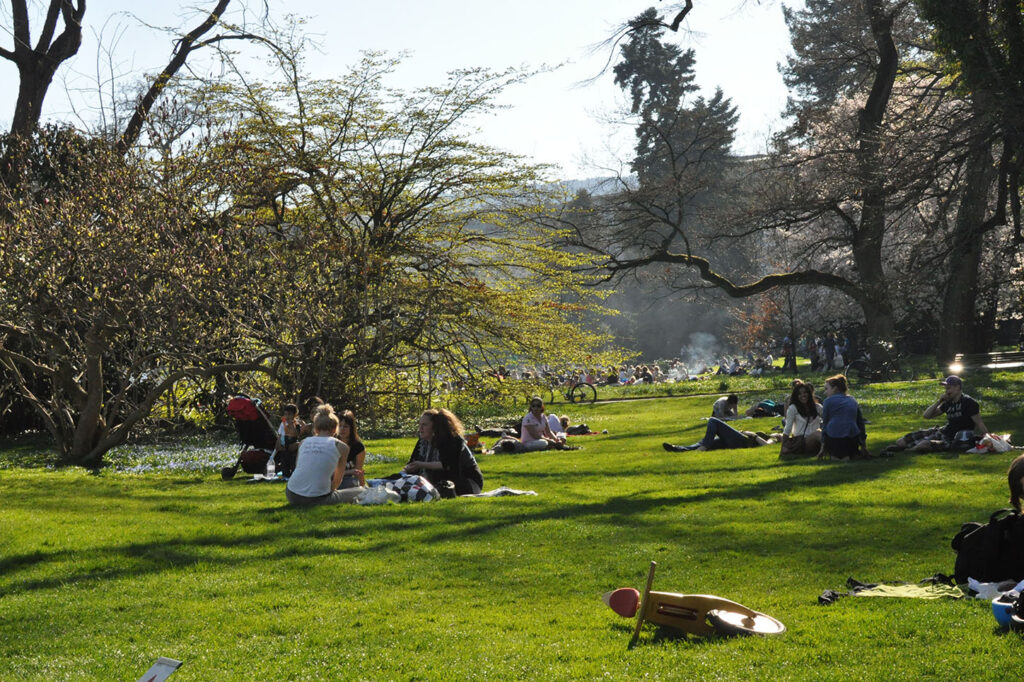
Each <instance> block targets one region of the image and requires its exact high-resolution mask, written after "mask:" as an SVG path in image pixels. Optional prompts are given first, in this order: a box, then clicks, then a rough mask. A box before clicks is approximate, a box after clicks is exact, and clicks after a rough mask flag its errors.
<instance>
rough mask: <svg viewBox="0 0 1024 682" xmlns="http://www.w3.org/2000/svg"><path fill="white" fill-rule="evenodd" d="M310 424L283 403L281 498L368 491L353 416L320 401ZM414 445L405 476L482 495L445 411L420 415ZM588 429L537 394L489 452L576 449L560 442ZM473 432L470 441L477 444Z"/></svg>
mask: <svg viewBox="0 0 1024 682" xmlns="http://www.w3.org/2000/svg"><path fill="white" fill-rule="evenodd" d="M311 409H312V412H311V414H310V420H309V423H304V422H303V421H302V420H301V419H300V418H299V414H298V408H297V407H296V406H295V405H291V404H289V405H285V406H284V407H283V408H282V410H281V412H282V418H281V425H280V426H279V427H278V444H277V452H276V453H275V460H277V462H278V466H279V468H281V469H282V470H283V471H285V472H287V479H288V485H287V487H286V489H285V495H286V496H287V499H288V501H289V502H290V503H291V504H294V505H299V506H309V505H319V504H338V503H341V502H354V501H356V499H357V498H359V496H360V495H361V494H362V493H363V492H365V491H366V476H365V474H364V471H363V464H364V461H365V458H366V447H365V446H364V445H363V443H362V441H361V440H359V435H358V427H357V425H356V419H355V415H354V414H353V413H352V411H351V410H345V411H343V412H341V414H338V413H336V412H335V410H334V408H333V407H332V406H331V405H328V404H326V403H324V402H323V401H322V400H320V399H318V398H314V399H313V400H312V402H311ZM417 428H418V434H417V435H418V439H417V441H416V445H415V446H414V447H413V451H412V455H411V456H410V457H409V461H408V463H407V464H406V465H405V467H404V468H403V469H402V472H403V473H404V474H409V475H416V476H423V477H424V478H426V479H427V480H428V481H429V482H430V483H431V484H432V485H433V486H434V487H436V488H438V489H445V490H451V491H453V492H454V494H455V495H474V494H478V493H480V492H481V490H482V489H483V484H484V479H483V474H482V473H481V471H480V466H479V464H478V463H477V461H476V458H475V457H474V456H473V451H472V449H471V447H470V445H469V443H468V442H467V438H466V433H465V428H464V427H463V425H462V422H461V421H459V418H458V417H456V416H455V415H454V414H452V413H451V412H450V411H448V410H446V409H443V408H442V409H429V410H426V411H424V412H423V414H422V415H420V418H419V421H418V424H417ZM589 432H590V429H589V427H587V425H586V424H579V425H576V426H570V424H569V418H568V417H558V416H557V415H546V414H545V412H544V401H543V400H541V398H540V397H539V396H534V397H533V398H531V399H530V407H529V411H528V412H527V413H526V415H525V416H524V417H523V419H522V421H521V422H520V425H519V430H518V432H516V431H513V430H512V429H509V430H507V431H506V430H504V429H502V430H499V431H498V433H497V434H496V435H499V436H500V440H499V441H498V443H497V444H496V445H495V448H494V449H495V451H499V452H500V451H505V452H535V451H538V450H547V449H557V450H568V449H576V448H573V447H570V446H568V445H566V436H567V435H571V434H580V433H589ZM479 435H481V430H480V429H479V428H478V429H477V433H476V434H474V436H475V438H474V439H473V440H478V438H479Z"/></svg>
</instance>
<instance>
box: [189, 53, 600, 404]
mask: <svg viewBox="0 0 1024 682" xmlns="http://www.w3.org/2000/svg"><path fill="white" fill-rule="evenodd" d="M279 56H280V57H281V62H280V64H281V67H282V70H281V74H282V77H281V79H280V80H279V81H278V82H276V83H259V82H255V81H251V80H248V79H246V78H244V77H243V76H242V75H241V74H239V78H238V80H237V83H235V84H234V85H232V86H227V85H226V84H221V85H220V86H218V87H217V88H216V89H213V90H211V91H204V93H203V97H204V99H206V100H208V101H211V102H214V103H215V106H216V107H217V110H218V111H219V112H221V116H222V117H221V119H220V125H221V127H222V131H223V132H222V133H221V134H219V135H217V136H216V137H217V139H219V140H220V141H219V142H218V155H219V157H220V159H221V163H222V164H223V167H224V168H226V169H227V170H228V172H227V173H226V175H227V176H228V177H231V178H234V179H235V180H234V184H233V185H232V187H231V195H232V197H233V205H232V207H231V213H232V215H234V216H235V217H236V219H238V220H242V221H245V222H246V223H247V224H250V225H253V226H254V227H256V228H258V229H261V230H263V231H264V232H265V233H266V234H267V240H266V242H267V245H268V248H270V249H272V250H273V252H274V253H275V254H276V255H275V258H277V259H278V261H279V262H280V263H282V264H284V267H281V268H279V269H277V270H276V271H275V272H274V274H273V275H272V278H273V279H272V282H273V287H274V288H275V290H277V291H279V292H283V295H282V296H280V297H279V299H278V300H277V301H275V303H274V305H273V307H272V311H273V312H272V317H273V319H274V321H275V324H274V325H273V328H272V329H271V328H269V327H268V329H267V330H266V333H265V334H264V335H262V336H260V337H258V338H259V342H260V343H261V344H263V345H264V346H266V347H268V348H273V349H276V350H277V351H278V352H279V353H280V354H281V357H282V358H283V359H284V360H283V361H282V364H281V372H280V373H279V376H280V377H281V379H282V380H283V381H285V382H286V384H285V386H284V390H285V392H286V393H287V394H289V395H293V396H296V397H300V398H301V397H303V396H306V395H310V394H319V395H326V396H329V397H332V398H335V399H337V400H339V401H340V402H343V403H345V404H348V405H352V406H355V407H359V408H361V409H363V410H364V411H365V410H370V409H372V408H374V406H375V405H376V403H377V402H378V401H379V400H380V399H381V397H382V396H383V395H384V394H386V393H388V392H392V391H394V390H395V389H394V377H395V376H396V375H398V374H402V373H404V374H405V375H406V376H409V375H410V374H411V373H414V370H415V369H416V368H418V367H420V366H422V365H428V366H429V367H430V368H431V369H430V372H429V374H430V375H431V376H433V377H434V381H433V382H429V385H427V386H426V387H422V388H421V387H416V388H415V390H416V392H420V393H422V399H424V400H429V399H430V398H429V393H430V392H431V391H432V390H433V389H434V386H436V384H437V383H438V382H439V377H441V376H444V377H446V378H447V379H449V380H460V381H469V382H475V381H479V380H480V373H481V371H482V370H483V369H486V368H487V367H488V366H495V365H497V364H500V363H508V362H510V360H511V359H516V360H518V361H520V362H529V363H532V364H537V365H543V364H559V365H562V364H571V363H576V362H580V363H582V362H583V359H584V358H586V357H588V356H589V357H591V358H595V357H600V354H601V352H602V351H601V348H602V347H603V345H604V344H605V343H606V340H605V339H603V338H602V337H600V336H597V335H593V334H588V333H586V332H584V331H582V330H581V329H579V328H578V327H577V326H576V325H575V324H574V322H575V321H576V320H577V319H578V316H579V315H580V314H582V313H583V312H585V311H589V310H592V309H593V308H594V301H595V297H594V294H593V292H591V291H589V290H586V289H584V288H583V287H582V283H583V281H582V278H581V277H580V276H579V275H575V274H573V273H572V266H574V265H577V264H579V263H580V261H581V258H580V257H579V256H574V255H571V254H566V253H564V252H562V251H560V250H557V249H553V248H550V244H551V243H552V242H553V241H554V235H553V234H552V233H551V232H550V230H547V229H546V228H544V227H542V225H541V221H540V217H541V216H542V215H544V214H545V213H546V211H547V210H548V209H547V206H548V204H549V203H550V202H551V200H552V197H551V194H550V190H549V189H545V187H546V186H549V185H548V183H546V182H545V179H544V177H543V176H542V174H541V173H542V171H543V169H542V168H539V167H535V166H531V165H528V164H526V163H524V162H523V161H522V159H520V158H519V157H516V156H514V155H511V154H508V153H505V152H502V151H500V150H496V149H493V148H490V147H487V146H484V145H480V144H477V143H475V142H472V141H471V136H470V135H469V130H468V125H469V123H470V121H471V120H472V119H473V118H474V117H477V116H480V115H483V114H486V113H487V112H488V111H489V110H490V109H491V108H492V107H493V106H494V102H493V100H494V98H495V97H496V96H497V95H498V94H499V93H500V92H501V90H502V89H503V88H505V87H507V86H509V85H511V84H514V83H515V82H517V81H518V80H519V79H520V78H521V77H522V76H521V75H519V74H516V73H514V72H509V73H504V74H495V73H491V72H488V71H485V70H480V69H471V70H466V71H460V72H456V73H454V74H452V75H451V77H450V79H449V81H448V82H447V83H446V84H444V85H442V86H438V87H425V88H422V89H420V90H418V91H415V92H411V93H406V92H398V91H394V90H391V89H389V88H388V87H387V86H386V82H385V81H386V77H387V75H388V74H389V72H390V70H391V69H392V68H393V67H394V65H395V62H394V61H393V60H390V59H386V58H383V57H380V56H376V55H371V56H368V57H367V58H366V59H365V60H364V61H363V62H362V64H361V65H360V66H359V67H358V68H357V69H355V70H354V71H353V72H352V73H351V74H349V75H348V76H346V77H344V78H341V79H337V80H321V81H316V80H310V79H308V78H307V77H306V76H305V75H304V74H303V73H302V70H301V61H300V60H299V59H291V58H287V57H285V55H284V54H283V53H279ZM609 357H617V355H616V354H615V353H614V352H612V353H611V354H610V356H609ZM408 390H413V389H412V387H409V389H408Z"/></svg>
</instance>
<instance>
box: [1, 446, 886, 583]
mask: <svg viewBox="0 0 1024 682" xmlns="http://www.w3.org/2000/svg"><path fill="white" fill-rule="evenodd" d="M900 462H901V460H900V459H898V458H897V459H894V460H884V461H878V460H874V461H869V462H863V463H853V464H847V465H840V466H822V467H815V468H813V469H811V468H808V469H809V470H808V471H806V472H800V473H797V474H796V475H788V476H783V477H780V478H777V479H773V480H768V481H759V482H751V483H743V482H738V483H737V484H736V485H732V486H730V487H729V488H724V489H711V490H705V489H703V488H702V489H700V491H699V492H694V491H687V490H685V489H683V490H680V491H679V492H678V493H676V494H670V495H660V496H656V495H655V494H653V493H654V492H655V491H651V492H639V493H633V494H628V495H620V496H617V497H611V498H608V499H604V500H601V501H597V502H591V503H584V504H575V505H571V506H558V507H554V508H552V507H551V506H550V505H546V506H545V505H543V504H540V505H538V504H537V498H526V499H523V498H515V499H509V498H503V500H483V499H474V500H459V501H442V502H438V503H433V504H424V505H402V506H395V507H387V508H385V509H382V510H380V511H382V512H384V513H387V514H389V515H390V516H389V517H388V518H383V519H378V522H379V523H381V524H382V525H383V527H378V528H376V529H375V533H374V535H373V536H372V537H371V536H369V535H368V534H367V533H366V531H365V529H364V528H363V527H362V525H361V524H360V523H359V522H358V520H357V519H354V518H353V517H352V516H349V515H346V516H344V517H342V518H337V517H333V518H323V515H324V514H325V513H329V512H325V511H323V509H324V508H309V509H296V508H294V507H291V506H290V505H287V504H274V505H271V506H261V507H258V508H256V509H254V511H253V514H257V515H260V516H264V517H271V518H269V520H271V521H282V520H287V519H288V518H289V517H290V516H291V515H294V517H295V518H307V519H308V520H309V521H311V522H318V521H319V522H320V523H321V525H320V526H318V527H313V528H310V527H307V528H305V529H296V528H295V527H294V525H291V526H289V525H285V526H280V527H279V526H277V525H276V524H275V525H270V524H264V525H263V526H262V527H261V528H260V529H259V530H254V531H247V532H242V533H238V532H236V533H232V534H226V533H225V534H221V533H212V534H207V535H203V536H198V537H190V538H181V537H175V538H169V539H165V540H155V541H152V542H145V543H134V542H126V543H121V544H110V545H105V546H101V547H96V548H93V549H90V550H60V551H55V552H42V551H33V552H27V553H25V554H21V555H12V556H7V557H4V558H3V559H0V574H3V575H6V576H7V578H8V580H10V579H11V578H13V575H12V574H13V573H14V572H17V571H22V570H26V569H30V568H32V567H35V566H38V565H42V564H47V563H57V564H60V563H63V564H66V568H64V569H63V570H60V571H58V572H57V574H55V575H50V576H48V577H46V578H42V579H31V578H30V579H26V580H22V581H17V580H12V581H11V582H10V583H9V584H8V586H7V587H5V588H3V589H2V590H0V595H10V594H16V593H21V592H30V591H34V590H41V589H51V588H56V587H58V586H61V585H67V584H76V583H90V582H98V581H103V580H112V579H117V578H119V577H125V576H133V577H137V576H139V575H140V574H147V573H149V574H158V573H161V572H164V571H170V570H174V569H177V568H181V567H186V566H191V565H195V564H198V563H201V562H202V563H215V564H222V565H228V564H246V563H255V562H260V561H266V560H268V559H272V558H274V557H295V556H303V557H316V556H322V555H329V554H336V553H337V552H338V551H339V549H338V548H337V547H334V546H328V545H324V544H319V543H317V542H311V541H317V540H337V539H345V540H353V539H354V540H368V541H367V542H363V543H361V544H359V546H356V547H352V548H346V549H345V550H344V552H345V553H347V554H352V555H360V554H378V553H387V552H393V551H396V549H397V548H398V547H399V546H401V545H404V544H407V543H412V544H414V545H416V546H423V547H430V548H431V549H432V551H443V550H444V547H445V546H447V545H450V544H451V543H452V542H455V543H465V542H466V541H467V540H472V539H474V538H480V539H481V544H480V547H481V548H483V551H481V552H480V553H479V555H476V556H474V560H478V561H479V562H480V563H481V564H486V563H487V562H489V561H490V562H492V563H494V564H495V568H496V569H497V568H499V567H500V566H501V564H500V561H501V559H500V558H499V557H497V556H489V554H488V552H487V550H486V548H487V547H488V545H487V543H486V541H484V540H483V538H485V537H487V536H491V535H494V534H499V533H501V532H503V531H506V530H508V529H509V528H513V527H515V526H517V525H522V524H536V523H544V522H561V523H564V522H567V521H568V522H570V523H569V524H568V525H567V526H563V527H562V528H559V529H558V530H562V531H564V532H567V533H568V532H569V530H570V529H576V528H578V527H579V524H580V523H581V522H586V523H589V524H591V525H594V526H601V527H606V528H607V529H610V530H612V531H613V532H618V531H620V530H622V529H629V530H630V532H631V533H634V534H637V533H642V532H657V531H659V530H661V529H662V524H663V523H664V521H663V519H661V517H660V515H658V514H656V512H658V511H659V510H662V509H664V508H669V507H671V508H679V509H680V510H685V509H687V508H688V507H691V506H692V507H694V508H697V507H700V504H699V503H704V502H715V501H737V502H745V503H749V504H751V505H753V504H754V503H756V502H758V501H761V500H764V499H766V498H770V497H772V496H778V495H781V494H785V493H788V492H791V491H798V490H800V489H802V488H806V487H817V486H833V485H837V484H843V483H849V482H857V481H863V480H868V479H872V478H875V477H878V476H880V475H882V474H884V473H886V472H889V471H891V470H892V469H893V468H896V467H898V466H899V465H900ZM745 470H749V467H748V468H746V469H744V468H743V467H736V468H735V471H736V472H737V474H742V473H743V472H744V471H745ZM721 471H722V470H721V469H715V468H713V467H712V468H709V469H708V472H715V473H721ZM781 471H783V470H781V468H780V472H781ZM785 471H788V472H789V473H790V474H792V471H793V470H792V469H787V470H785ZM687 473H688V474H689V475H691V476H696V477H697V479H698V480H699V478H700V474H701V470H700V469H695V470H692V471H689V472H687ZM530 476H533V477H536V478H538V479H540V478H544V477H546V476H551V477H555V476H554V475H545V474H543V473H535V474H530ZM663 490H664V489H659V491H663ZM103 492H107V493H109V494H116V492H117V491H103ZM158 499H159V501H160V502H163V503H167V502H168V498H166V497H160V496H158ZM189 503H190V506H191V504H194V503H195V500H190V501H189ZM475 507H479V509H474V508H475ZM496 511H497V512H498V514H497V515H495V512H496ZM425 515H426V517H425ZM221 516H223V513H221ZM317 517H321V518H317ZM445 517H447V518H445ZM757 522H759V523H764V524H766V525H770V524H771V520H770V519H760V520H758V521H757ZM722 523H723V522H722V521H721V520H720V519H717V520H715V522H713V523H710V524H708V523H705V524H704V525H703V526H697V527H694V529H693V535H694V537H692V538H691V540H697V539H701V543H700V547H701V549H702V551H707V550H710V549H713V547H714V545H716V544H724V543H729V544H725V548H727V549H729V550H730V551H737V552H755V553H758V554H761V555H764V554H772V553H777V552H779V551H781V549H780V547H781V545H780V541H781V540H782V537H783V536H782V535H781V534H780V533H774V534H762V535H756V536H754V537H749V538H745V539H744V540H743V541H742V542H739V541H736V538H729V537H727V535H728V534H727V535H726V536H723V535H722V533H721V532H720V531H716V530H715V527H716V526H720V525H721V524H722ZM425 524H429V525H425ZM573 532H574V533H576V532H577V531H575V530H573ZM673 532H678V531H673ZM593 533H594V531H586V530H585V531H584V537H586V536H587V535H588V534H589V535H593ZM704 536H706V537H704ZM396 538H400V539H402V542H401V543H396V541H395V539H396ZM841 542H842V538H826V539H823V540H822V541H821V542H820V543H819V546H820V548H821V549H822V550H824V551H827V550H828V547H829V546H830V544H833V543H835V544H836V545H838V544H839V543H841ZM282 543H285V544H284V546H281V545H282ZM209 550H213V551H212V552H211V551H209ZM216 550H229V556H219V555H218V554H217V552H216Z"/></svg>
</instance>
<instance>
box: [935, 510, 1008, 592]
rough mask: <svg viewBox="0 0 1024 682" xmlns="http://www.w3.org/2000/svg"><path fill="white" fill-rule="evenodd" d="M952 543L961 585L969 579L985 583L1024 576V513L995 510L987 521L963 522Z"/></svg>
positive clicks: (958, 580) (956, 574) (955, 574)
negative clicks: (1023, 514) (982, 522)
mask: <svg viewBox="0 0 1024 682" xmlns="http://www.w3.org/2000/svg"><path fill="white" fill-rule="evenodd" d="M952 546H953V550H954V551H955V552H956V553H957V554H956V566H955V568H954V570H953V576H954V578H955V579H956V582H957V584H958V585H962V584H964V583H966V582H967V578H974V579H975V580H977V581H979V582H983V583H992V582H1000V581H1003V580H1021V579H1022V578H1024V516H1021V514H1020V513H1018V512H1017V511H1016V510H1014V509H1000V510H999V511H996V512H993V514H992V516H991V517H989V520H988V523H986V524H981V523H978V522H976V521H972V522H970V523H965V524H963V525H962V526H960V532H959V533H957V534H956V536H955V537H954V538H953V542H952Z"/></svg>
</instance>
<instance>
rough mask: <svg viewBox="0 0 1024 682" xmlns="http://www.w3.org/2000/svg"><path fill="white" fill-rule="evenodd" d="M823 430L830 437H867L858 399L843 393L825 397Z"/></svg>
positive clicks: (822, 414) (822, 410)
mask: <svg viewBox="0 0 1024 682" xmlns="http://www.w3.org/2000/svg"><path fill="white" fill-rule="evenodd" d="M821 431H822V433H824V434H825V435H827V436H829V437H830V438H861V439H863V438H865V437H866V436H867V432H866V431H865V430H864V417H863V416H861V413H860V406H859V405H858V404H857V401H856V400H854V399H853V398H851V397H850V396H848V395H845V394H842V393H837V394H835V395H830V396H829V397H827V398H825V402H824V403H823V404H822V408H821Z"/></svg>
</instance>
